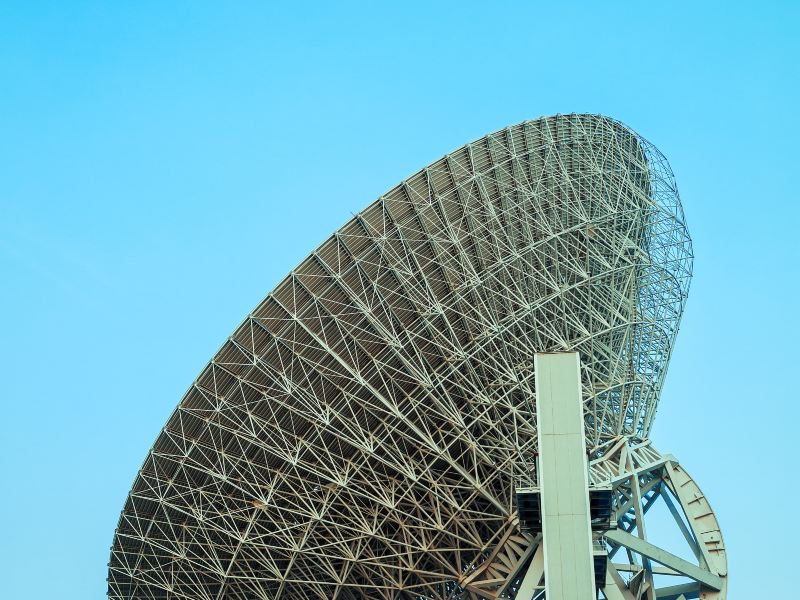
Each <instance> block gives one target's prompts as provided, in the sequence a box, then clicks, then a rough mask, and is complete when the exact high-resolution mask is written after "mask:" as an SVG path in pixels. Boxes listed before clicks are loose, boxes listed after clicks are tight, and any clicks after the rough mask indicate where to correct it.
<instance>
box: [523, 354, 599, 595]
mask: <svg viewBox="0 0 800 600" xmlns="http://www.w3.org/2000/svg"><path fill="white" fill-rule="evenodd" d="M534 368H535V373H536V418H537V424H538V437H539V488H540V490H541V498H542V528H543V536H544V581H545V589H546V594H547V598H548V600H576V599H579V598H586V599H589V598H594V597H595V587H594V566H593V561H592V530H591V519H590V514H589V492H588V488H589V478H588V467H587V461H586V440H585V434H584V425H583V404H582V402H581V378H580V358H579V356H578V353H577V352H569V353H558V354H543V353H542V354H536V355H535V359H534ZM521 600H522V599H521ZM524 600H529V599H528V598H525V599H524Z"/></svg>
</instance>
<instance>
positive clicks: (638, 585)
mask: <svg viewBox="0 0 800 600" xmlns="http://www.w3.org/2000/svg"><path fill="white" fill-rule="evenodd" d="M592 454H593V456H594V457H595V458H593V459H592V460H591V461H590V463H589V478H590V488H591V487H594V488H611V490H612V493H613V499H614V501H613V511H612V519H611V522H610V525H611V527H610V528H608V529H606V530H601V531H600V532H598V533H597V534H595V555H596V556H597V555H600V556H602V557H603V558H604V561H602V562H604V563H605V565H606V566H605V568H606V572H605V576H604V577H600V578H599V579H601V580H603V579H604V581H605V584H604V585H601V586H600V592H601V594H602V596H600V597H601V598H604V599H605V600H654V599H656V598H658V599H661V600H664V599H669V600H681V599H683V600H690V599H692V598H701V599H702V600H724V598H725V595H726V591H727V559H726V555H725V547H724V543H723V540H722V534H721V532H720V528H719V524H718V522H717V519H716V517H715V515H714V512H713V510H711V506H710V505H709V503H708V500H707V499H706V497H705V496H704V495H703V493H702V491H701V490H700V488H699V487H698V486H697V484H696V483H695V482H694V480H693V479H692V478H691V477H690V476H689V474H688V473H687V472H686V471H685V470H684V469H683V468H682V467H681V466H680V464H679V463H678V462H677V460H676V459H675V457H674V456H671V455H661V454H659V453H658V451H656V450H655V449H654V448H653V447H652V445H651V444H650V441H649V440H639V439H636V438H631V437H628V436H620V437H619V438H618V439H615V440H610V441H609V442H607V443H606V444H604V445H603V446H601V447H600V448H597V449H595V451H594V452H593V453H592ZM659 502H662V503H664V504H665V505H666V507H667V509H668V511H669V514H670V516H671V518H672V519H673V521H674V522H673V523H672V525H674V526H675V527H676V528H677V529H678V530H679V531H680V533H681V534H682V536H683V538H684V541H685V542H686V543H685V549H686V553H687V554H690V556H688V557H687V558H684V557H681V556H678V555H676V554H674V553H673V552H670V551H668V550H665V549H663V548H661V547H659V546H658V545H657V544H654V543H653V542H652V541H650V540H648V539H647V519H646V516H647V514H648V513H649V511H650V510H651V509H652V508H653V506H655V505H656V504H657V503H659ZM515 516H516V515H515ZM543 553H544V545H543V543H542V537H541V534H539V535H531V534H529V533H526V532H524V531H523V532H520V530H519V523H518V522H516V521H515V520H513V521H512V522H511V523H509V525H508V526H507V527H506V529H505V531H504V535H503V536H502V537H501V539H500V542H499V543H498V544H497V545H496V546H495V547H494V548H493V549H492V550H491V552H490V553H489V555H488V556H487V558H486V560H484V561H483V563H481V564H480V565H478V566H477V567H476V568H475V569H474V570H472V571H471V572H470V573H469V574H468V575H467V576H466V577H464V578H463V579H462V580H461V581H460V582H459V585H460V586H461V587H462V588H463V590H464V592H465V593H464V594H463V595H462V597H464V598H470V599H471V600H477V599H484V598H487V599H494V598H519V599H521V598H522V597H524V598H525V600H531V599H533V600H540V599H541V598H544V595H545V585H544V561H543ZM656 577H658V578H659V579H661V580H662V581H661V585H658V586H657V583H656V580H655V579H656ZM526 580H527V581H526ZM665 583H666V585H664V584H665ZM522 590H524V591H522Z"/></svg>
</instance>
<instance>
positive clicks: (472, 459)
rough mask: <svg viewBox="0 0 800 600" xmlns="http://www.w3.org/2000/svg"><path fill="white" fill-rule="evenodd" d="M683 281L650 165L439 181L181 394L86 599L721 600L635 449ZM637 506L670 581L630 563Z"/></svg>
mask: <svg viewBox="0 0 800 600" xmlns="http://www.w3.org/2000/svg"><path fill="white" fill-rule="evenodd" d="M691 270H692V249H691V241H690V238H689V234H688V232H687V229H686V225H685V221H684V215H683V211H682V208H681V205H680V201H679V198H678V193H677V189H676V185H675V181H674V178H673V175H672V172H671V170H670V167H669V165H668V163H667V161H666V159H665V158H664V157H663V156H662V155H661V154H660V153H659V151H658V150H657V149H656V148H655V147H654V146H653V145H651V144H650V143H649V142H647V141H646V140H644V139H643V138H642V137H640V136H639V135H637V134H636V133H635V132H633V131H632V130H631V129H629V128H628V127H626V126H625V125H623V124H621V123H620V122H618V121H615V120H613V119H610V118H607V117H602V116H597V115H558V116H554V117H547V118H541V119H537V120H533V121H526V122H523V123H520V124H518V125H514V126H511V127H508V128H506V129H503V130H501V131H498V132H496V133H493V134H491V135H488V136H486V137H484V138H482V139H480V140H477V141H475V142H472V143H470V144H467V145H466V146H464V147H462V148H459V149H458V150H456V151H454V152H452V153H450V154H448V155H446V156H444V157H443V158H441V159H439V160H437V161H436V162H434V163H433V164H431V165H429V166H427V167H425V168H424V169H422V170H421V171H419V172H418V173H417V174H415V175H413V176H411V177H409V178H408V179H406V180H404V181H403V182H402V183H400V184H399V185H398V186H396V187H395V188H393V189H392V190H390V191H389V192H387V193H386V194H385V195H383V196H381V197H380V198H379V199H378V200H376V201H375V202H373V203H372V204H370V205H369V206H368V207H367V208H366V209H364V210H363V211H362V212H361V213H359V214H357V215H356V216H354V217H353V218H352V219H351V220H350V221H349V222H348V223H346V224H345V225H344V226H343V227H342V228H341V229H339V230H338V231H336V232H335V233H334V234H333V235H332V236H331V237H330V238H329V239H328V240H326V241H325V242H324V243H323V244H322V245H321V246H319V247H318V248H317V249H316V250H315V251H314V252H312V253H311V255H310V256H309V257H308V258H306V259H305V260H304V261H303V262H301V263H300V264H299V265H298V266H297V267H296V268H295V269H293V270H292V271H291V273H290V274H289V275H288V276H287V277H286V278H285V279H284V280H283V281H282V282H281V283H280V284H279V285H278V286H277V287H276V288H275V289H274V290H273V291H272V292H270V293H269V294H268V295H267V297H266V298H265V299H264V300H263V301H262V302H261V303H260V304H259V305H258V306H257V307H256V308H255V309H254V310H253V311H252V313H251V314H250V315H248V316H247V318H246V319H245V320H244V322H243V323H242V324H241V325H240V326H239V327H238V328H237V329H236V331H235V332H234V333H233V335H231V337H230V338H229V339H228V340H227V341H226V342H225V344H224V345H223V347H222V348H221V349H220V350H219V352H218V353H217V354H216V355H215V356H214V357H213V359H212V360H211V362H210V363H209V364H208V366H207V367H206V368H205V369H204V370H203V371H202V373H201V374H200V376H199V377H198V378H197V380H196V381H195V382H194V384H193V385H192V386H191V388H190V389H189V391H188V392H187V393H186V395H185V396H184V398H183V399H182V400H181V402H180V404H179V405H178V407H177V408H176V409H175V411H174V413H173V414H172V415H171V416H170V418H169V420H168V421H167V423H166V425H165V427H164V429H163V430H162V432H161V433H160V434H159V435H158V438H157V439H156V441H155V443H154V445H153V447H152V449H151V450H150V452H149V454H148V456H147V458H146V460H145V462H144V464H143V466H142V468H141V470H140V471H139V473H138V475H137V477H136V479H135V481H134V483H133V487H132V489H131V491H130V494H129V496H128V498H127V500H126V502H125V506H124V508H123V511H122V515H121V517H120V521H119V525H118V527H117V530H116V533H115V537H114V541H113V546H112V549H111V559H110V564H109V578H108V581H109V592H108V595H109V598H112V599H114V600H117V599H119V600H122V599H133V598H137V599H170V600H172V599H176V600H177V599H186V600H189V599H192V600H197V599H203V600H213V599H217V600H218V599H223V598H225V599H237V600H254V599H258V600H278V599H291V600H306V599H327V598H339V599H343V600H356V599H362V598H364V599H366V598H371V599H386V600H388V599H391V598H404V599H407V600H417V599H441V600H444V599H452V600H455V599H464V600H466V599H469V600H478V599H495V598H507V599H512V598H516V599H518V600H532V599H533V598H537V599H538V598H542V597H545V595H546V596H547V597H548V598H549V599H550V600H554V599H556V598H583V597H587V598H588V597H591V598H594V597H600V598H606V599H609V600H618V599H626V600H632V599H635V600H640V599H648V600H652V599H654V598H662V599H663V598H672V599H676V600H677V599H679V598H686V599H689V598H705V599H714V600H721V599H724V598H725V594H726V586H727V566H726V559H725V549H724V544H723V541H722V537H721V534H720V529H719V525H718V523H717V520H716V518H715V516H714V513H713V511H712V510H711V508H710V506H709V504H708V501H707V500H706V498H705V496H704V495H703V494H702V492H701V491H700V488H699V487H698V486H697V484H696V483H695V482H694V480H693V479H692V478H691V476H690V475H689V474H688V473H687V472H686V471H685V470H684V469H683V468H682V467H681V465H680V464H679V463H678V461H677V460H676V459H675V457H673V456H671V455H663V454H660V453H659V452H658V451H657V450H655V448H654V447H653V446H652V445H651V443H650V440H649V437H648V436H649V433H650V430H651V427H652V424H653V419H654V417H655V414H656V406H657V403H658V398H659V393H660V390H661V387H662V384H663V382H664V377H665V374H666V368H667V363H668V360H669V357H670V353H671V351H672V349H673V344H674V341H675V336H676V334H677V331H678V324H679V321H680V317H681V312H682V310H683V306H684V302H685V299H686V295H687V291H688V288H689V280H690V277H691ZM558 411H562V412H563V415H562V416H558V415H559V414H560V413H559V412H558ZM570 411H572V412H570ZM570 415H573V416H574V415H577V417H575V418H573V419H572V420H570V418H571V417H570ZM581 416H582V418H581ZM565 423H568V424H565ZM562 442H563V443H562ZM559 444H561V445H559ZM575 482H577V483H575ZM657 504H660V505H663V506H664V507H666V510H662V511H661V513H662V515H666V516H667V518H668V519H670V520H671V526H672V527H673V528H674V530H675V531H676V532H677V535H678V536H680V537H681V539H682V541H683V542H685V548H684V549H685V551H686V555H685V556H684V555H681V554H680V553H679V552H678V551H675V550H674V549H669V550H668V549H666V548H663V547H661V546H660V545H659V544H657V543H655V542H654V541H653V540H651V539H649V538H648V536H647V531H648V529H647V526H646V521H647V518H648V512H649V511H650V508H651V507H652V506H654V505H657ZM656 512H658V511H656ZM653 514H655V513H653ZM559 523H560V524H561V525H558V524H559ZM660 527H662V528H663V527H664V524H661V525H660ZM570 536H572V537H570ZM573 538H574V539H573ZM573 542H574V543H573ZM548 549H549V552H548ZM559 552H560V553H561V554H559ZM561 567H563V572H562V571H561ZM573 580H574V581H578V583H576V584H574V585H578V586H579V587H576V588H574V589H573V588H570V587H569V586H570V585H573V583H571V582H572V581H573ZM586 582H588V583H586ZM584 584H585V585H584ZM581 585H583V586H584V587H580V586H581ZM586 586H589V587H586ZM570 589H572V591H570ZM576 590H577V591H576ZM581 590H583V591H581ZM586 590H589V591H588V592H587V591H586Z"/></svg>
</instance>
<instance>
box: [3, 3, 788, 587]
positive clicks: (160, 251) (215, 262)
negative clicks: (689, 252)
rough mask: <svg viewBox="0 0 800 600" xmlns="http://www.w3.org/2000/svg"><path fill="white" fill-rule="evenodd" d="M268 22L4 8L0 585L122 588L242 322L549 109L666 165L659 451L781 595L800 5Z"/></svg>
mask: <svg viewBox="0 0 800 600" xmlns="http://www.w3.org/2000/svg"><path fill="white" fill-rule="evenodd" d="M268 4H270V3H265V2H253V3H244V2H213V3H212V2H207V3H205V2H203V3H201V2H172V3H162V2H137V3H122V2H82V1H75V0H71V1H69V2H65V1H57V2H10V1H5V2H2V3H0V90H1V91H0V208H1V209H2V212H1V213H0V275H1V276H2V288H0V289H2V295H0V314H1V315H2V324H1V327H0V338H1V339H2V344H0V365H1V366H0V369H2V394H1V395H0V398H1V400H0V401H2V415H1V416H0V436H1V437H0V444H2V448H1V449H0V450H1V452H0V460H1V461H2V465H1V466H2V472H1V473H0V486H2V487H1V489H0V523H1V525H0V597H1V598H3V599H9V600H10V599H16V598H58V599H59V600H73V599H74V600H77V599H85V598H102V597H104V594H105V577H106V562H107V560H108V548H109V546H110V543H111V539H112V535H113V531H114V527H115V525H116V521H117V518H118V515H119V511H120V509H121V508H122V504H123V501H124V499H125V496H126V494H127V492H128V489H129V486H130V484H131V483H132V481H133V478H134V476H135V474H136V471H137V469H138V468H139V466H140V464H141V461H142V460H143V458H144V456H145V454H146V452H147V450H148V448H149V447H150V445H151V443H152V441H153V440H154V438H155V436H156V434H157V433H158V431H159V429H160V428H161V426H162V425H163V424H164V422H165V421H166V418H167V416H168V415H169V413H170V412H171V411H172V409H173V408H174V406H175V405H176V403H177V402H178V400H179V399H180V397H181V396H182V394H183V393H184V391H185V390H186V389H187V387H188V386H189V385H190V383H191V382H192V380H193V379H194V377H195V376H196V375H197V374H198V373H199V372H200V370H201V368H202V367H203V366H204V364H205V363H206V362H207V361H208V359H209V358H210V357H211V356H212V354H213V353H214V352H215V351H216V349H217V348H218V347H219V345H220V344H221V343H222V341H223V340H224V339H225V337H226V336H227V335H228V334H229V333H231V332H232V330H233V329H234V327H235V326H236V325H237V324H238V323H239V322H240V321H241V320H242V319H243V318H244V316H245V314H246V313H247V312H248V311H249V310H250V309H251V308H252V307H254V306H255V305H256V303H257V302H258V301H259V300H260V299H261V298H262V297H263V296H264V295H265V294H266V293H267V292H268V291H269V290H270V289H272V287H273V286H274V285H275V284H276V283H277V282H278V281H279V280H280V279H281V278H282V276H283V275H285V274H286V273H287V272H288V271H289V270H290V269H291V268H292V267H293V266H294V265H295V264H296V263H297V262H298V261H299V260H300V259H301V258H302V257H304V256H305V255H306V254H308V252H310V251H311V250H312V249H313V248H314V247H315V246H316V245H317V244H318V243H319V242H321V241H322V240H323V239H324V238H325V237H326V236H327V235H328V234H330V233H331V232H332V231H333V230H334V229H335V228H337V227H338V226H340V225H341V224H342V223H343V222H344V221H346V220H347V219H348V218H349V216H350V214H351V213H352V212H357V211H359V210H360V209H361V208H362V207H364V206H365V205H366V204H367V203H369V202H370V201H372V200H373V199H375V198H376V197H377V196H378V195H380V194H381V193H382V192H384V191H385V190H387V189H388V188H390V187H391V186H393V185H394V184H396V183H397V182H399V181H400V180H401V179H402V178H404V177H405V176H407V175H409V174H411V173H412V172H414V171H416V170H417V169H419V168H420V167H422V166H424V165H426V164H427V163H429V162H431V161H432V160H434V159H436V158H438V157H439V156H441V155H442V154H444V153H446V152H448V151H450V150H452V149H454V148H456V147H458V146H460V145H462V144H464V143H465V142H467V141H470V140H472V139H475V138H477V137H480V136H482V135H484V134H486V133H488V132H491V131H494V130H496V129H499V128H502V127H504V126H506V125H509V124H512V123H516V122H519V121H521V120H524V119H529V118H535V117H538V116H541V115H548V114H553V113H557V112H561V113H568V112H593V113H603V114H607V115H611V116H613V117H616V118H618V119H621V120H622V121H624V122H625V123H627V124H628V125H630V126H631V127H633V128H634V129H636V130H637V131H639V132H640V133H641V134H643V135H644V136H645V137H647V138H648V139H650V140H651V141H652V142H654V143H655V144H656V145H657V146H658V147H659V148H660V149H661V150H662V151H663V152H664V154H665V155H666V156H667V157H668V158H669V160H670V162H671V164H672V167H673V169H674V171H675V173H676V176H677V180H678V185H679V188H680V191H681V195H682V197H683V202H684V207H685V209H686V214H687V219H688V222H689V226H690V230H691V233H692V236H693V238H694V243H695V254H696V261H695V278H694V283H693V287H692V290H691V294H690V298H689V303H688V308H687V312H686V315H685V319H684V322H683V327H682V331H681V334H680V336H679V338H678V344H677V349H676V352H675V355H674V358H673V361H672V365H671V368H670V374H669V378H668V384H667V387H666V390H665V392H664V395H663V398H662V402H661V404H660V410H659V415H658V418H657V420H656V426H655V430H654V436H653V437H654V440H655V443H656V445H657V447H658V448H659V449H661V450H662V451H664V452H672V453H674V454H675V455H677V456H678V457H679V458H680V459H681V462H682V464H683V465H684V466H686V467H687V468H688V469H689V470H690V472H691V473H692V474H693V475H694V476H695V478H696V479H697V481H698V482H699V483H700V484H701V486H702V487H703V488H704V490H705V491H706V493H707V495H708V496H709V498H710V500H711V502H712V504H713V506H714V507H715V509H716V511H717V512H718V515H719V518H720V520H721V522H722V525H723V528H724V531H723V533H724V535H725V537H726V541H727V546H728V551H729V558H730V570H731V573H732V581H731V585H732V591H731V594H730V598H732V599H733V600H737V599H742V600H744V599H745V598H757V597H763V598H767V597H779V596H780V597H787V596H786V593H787V592H785V591H783V590H784V581H785V580H786V579H790V578H791V577H793V576H794V572H795V570H796V569H795V567H794V565H795V563H796V553H797V541H798V533H799V532H798V524H797V523H798V521H797V514H798V511H797V507H796V503H797V498H796V495H797V492H798V484H797V476H796V474H795V472H794V471H795V469H796V465H797V460H796V456H795V452H794V448H795V445H796V440H797V437H798V432H797V431H796V425H797V423H798V421H799V420H800V409H798V398H797V387H796V385H794V386H793V385H792V383H793V382H796V380H797V371H798V369H797V357H796V356H795V355H794V354H792V352H793V350H792V349H793V348H794V347H795V346H796V345H797V340H798V338H799V337H800V330H799V329H800V328H798V322H797V314H798V296H800V285H799V284H798V259H799V258H800V252H798V242H797V240H798V237H800V222H799V221H800V220H799V219H798V217H800V209H799V208H798V207H799V206H800V203H799V202H798V194H797V177H798V148H800V126H799V125H798V113H797V110H798V105H799V104H800V94H798V85H800V84H799V83H798V82H799V81H800V77H798V75H799V74H798V64H799V63H800V46H799V44H800V42H798V33H797V32H798V30H799V29H800V12H798V9H797V6H798V5H797V4H795V3H793V2H785V3H776V2H759V3H744V2H741V3H739V2H725V3H723V2H719V3H703V4H704V6H703V7H699V6H696V4H699V3H694V2H692V3H685V4H675V3H663V4H665V6H663V7H660V8H658V7H656V8H645V3H641V2H635V3H634V2H631V3H629V4H626V3H618V2H604V3H600V2H597V3H588V4H586V5H581V4H574V5H573V6H572V7H570V8H565V7H563V6H560V4H562V3H556V2H540V3H533V2H519V3H507V2H496V3H486V2H480V3H477V2H476V3H465V2H453V3H429V2H424V3H419V4H417V5H414V4H413V3H410V2H404V3H397V4H398V6H397V7H396V8H378V7H377V6H370V5H367V4H365V5H362V6H358V5H355V4H343V5H340V6H339V7H337V8H333V7H331V6H329V5H328V4H327V3H322V2H320V3H318V4H307V3H299V2H287V3H280V6H279V7H278V6H276V7H274V8H269V7H268V6H267V5H268ZM274 4H276V5H277V4H278V3H274ZM667 4H668V5H667ZM755 4H757V5H758V8H757V9H753V8H748V7H747V6H746V5H751V6H752V5H755ZM167 5H168V6H167ZM601 5H602V8H599V7H600V6H601Z"/></svg>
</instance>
